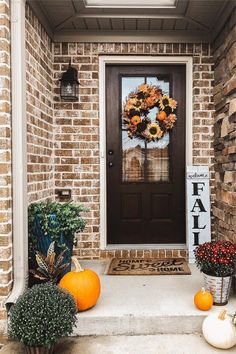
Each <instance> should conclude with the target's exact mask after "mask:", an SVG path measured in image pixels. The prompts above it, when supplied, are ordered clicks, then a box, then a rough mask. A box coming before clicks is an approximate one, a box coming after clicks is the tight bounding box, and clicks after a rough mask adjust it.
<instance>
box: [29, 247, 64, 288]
mask: <svg viewBox="0 0 236 354" xmlns="http://www.w3.org/2000/svg"><path fill="white" fill-rule="evenodd" d="M54 245H55V242H52V243H51V244H50V246H49V248H48V252H47V255H46V256H45V255H44V254H42V253H41V252H39V251H36V257H35V258H36V262H37V264H38V268H37V269H36V270H35V269H30V270H29V272H30V273H31V274H33V276H34V278H36V279H39V280H42V281H50V282H51V283H53V284H56V283H57V282H58V277H59V276H60V274H61V273H62V272H63V271H64V270H65V269H66V268H67V267H68V266H69V263H66V264H62V262H63V260H64V254H65V252H66V250H64V251H62V252H61V253H60V254H59V256H56V253H55V252H54Z"/></svg>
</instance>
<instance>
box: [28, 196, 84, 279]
mask: <svg viewBox="0 0 236 354" xmlns="http://www.w3.org/2000/svg"><path fill="white" fill-rule="evenodd" d="M87 210H88V209H86V208H84V207H83V206H82V205H76V204H73V203H58V202H51V201H47V202H37V203H32V204H31V205H30V206H29V208H28V232H29V265H30V268H31V269H36V268H37V262H36V259H35V255H36V252H37V251H39V252H40V253H42V254H43V255H47V252H48V248H49V246H50V244H51V243H52V242H54V243H55V253H56V255H57V256H58V255H59V254H60V253H61V252H62V251H64V250H66V253H65V255H64V263H69V265H68V267H67V269H66V270H64V272H63V273H62V275H64V274H65V273H66V272H67V271H70V269H71V256H72V249H73V244H74V243H75V233H76V232H81V231H83V230H84V228H85V224H86V222H85V220H84V219H83V217H82V216H81V212H84V211H87Z"/></svg>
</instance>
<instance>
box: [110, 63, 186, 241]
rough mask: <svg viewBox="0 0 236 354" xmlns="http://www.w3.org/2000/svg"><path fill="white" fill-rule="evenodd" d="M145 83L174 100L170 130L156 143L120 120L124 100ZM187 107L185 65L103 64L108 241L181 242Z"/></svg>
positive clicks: (183, 218) (182, 238) (183, 228)
mask: <svg viewBox="0 0 236 354" xmlns="http://www.w3.org/2000/svg"><path fill="white" fill-rule="evenodd" d="M143 83H147V84H151V85H157V86H159V87H160V88H161V89H162V91H163V92H164V93H166V94H167V95H169V96H170V97H173V98H174V99H175V100H177V102H178V108H177V118H178V119H177V121H176V123H175V127H174V129H173V130H172V131H171V132H170V133H169V134H166V136H165V137H164V138H162V139H161V140H159V141H156V142H148V143H147V142H146V141H145V140H140V139H137V138H134V139H130V138H129V137H128V135H127V131H126V130H125V127H124V125H123V124H122V119H121V113H122V107H123V102H124V100H125V98H126V97H127V95H128V94H129V93H130V92H131V91H133V90H135V89H136V88H137V87H138V86H139V85H141V84H143ZM185 106H186V101H185V66H183V65H175V66H173V65H171V66H170V65H155V66H154V65H110V66H109V65H108V66H107V69H106V119H107V121H106V139H107V176H106V177H107V237H108V240H107V241H108V244H161V243H162V244H176V243H185V241H186V239H185ZM155 109H157V108H153V110H155ZM150 114H156V112H155V111H153V112H150Z"/></svg>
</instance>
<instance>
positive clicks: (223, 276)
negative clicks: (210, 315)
mask: <svg viewBox="0 0 236 354" xmlns="http://www.w3.org/2000/svg"><path fill="white" fill-rule="evenodd" d="M194 252H195V260H196V264H197V267H198V268H199V269H200V271H201V272H203V277H204V286H205V288H206V289H207V290H208V291H210V292H211V293H212V295H213V299H214V305H226V304H227V303H228V299H229V292H230V288H231V282H232V276H233V274H234V272H235V267H236V244H233V243H232V242H230V241H211V242H205V243H203V244H202V245H199V246H198V247H196V249H195V251H194Z"/></svg>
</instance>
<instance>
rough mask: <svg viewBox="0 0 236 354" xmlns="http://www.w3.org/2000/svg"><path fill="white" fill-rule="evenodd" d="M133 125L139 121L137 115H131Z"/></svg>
mask: <svg viewBox="0 0 236 354" xmlns="http://www.w3.org/2000/svg"><path fill="white" fill-rule="evenodd" d="M130 122H131V123H132V124H133V125H138V124H139V123H140V122H141V118H140V117H139V116H133V117H132V118H131V120H130Z"/></svg>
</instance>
